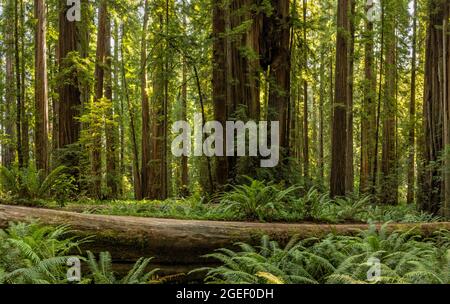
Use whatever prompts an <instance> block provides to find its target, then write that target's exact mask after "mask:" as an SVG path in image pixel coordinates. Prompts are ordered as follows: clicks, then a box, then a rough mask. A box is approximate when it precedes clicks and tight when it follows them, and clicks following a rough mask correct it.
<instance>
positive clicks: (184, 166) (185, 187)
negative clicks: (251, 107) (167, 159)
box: [180, 0, 190, 196]
mask: <svg viewBox="0 0 450 304" xmlns="http://www.w3.org/2000/svg"><path fill="white" fill-rule="evenodd" d="M183 8H186V0H183ZM186 26H187V20H186V15H184V16H183V27H184V28H186ZM182 64H183V68H182V69H183V71H182V85H181V120H182V121H187V93H188V92H187V89H188V83H187V82H188V79H187V71H188V66H187V60H186V56H183V63H182ZM180 186H181V190H180V192H181V195H182V196H188V195H189V192H190V191H189V168H188V157H187V156H185V155H182V156H181V185H180Z"/></svg>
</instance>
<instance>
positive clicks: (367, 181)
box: [360, 0, 377, 193]
mask: <svg viewBox="0 0 450 304" xmlns="http://www.w3.org/2000/svg"><path fill="white" fill-rule="evenodd" d="M367 3H368V5H366V13H367V14H369V12H370V11H371V9H373V2H372V1H371V0H369V1H368V2H367ZM364 36H365V37H364V38H365V46H364V101H363V109H362V113H361V173H360V192H361V193H370V192H371V187H372V183H373V181H372V178H371V177H372V174H373V170H374V169H373V167H374V162H375V136H376V131H375V128H376V85H377V84H376V75H375V68H374V24H373V22H372V20H371V19H370V18H367V20H366V29H365V33H364Z"/></svg>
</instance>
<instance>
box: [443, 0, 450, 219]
mask: <svg viewBox="0 0 450 304" xmlns="http://www.w3.org/2000/svg"><path fill="white" fill-rule="evenodd" d="M442 6H443V8H442V9H443V21H442V28H443V30H442V61H443V64H442V70H443V71H442V74H443V77H442V82H443V89H442V91H443V92H442V99H443V100H442V102H443V104H444V168H445V170H444V176H443V181H444V199H443V205H442V207H441V214H442V215H443V216H444V217H448V216H450V28H449V16H450V4H449V3H448V1H446V2H444V3H443V4H442Z"/></svg>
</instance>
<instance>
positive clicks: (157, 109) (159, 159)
mask: <svg viewBox="0 0 450 304" xmlns="http://www.w3.org/2000/svg"><path fill="white" fill-rule="evenodd" d="M158 19H159V35H163V34H164V17H163V14H162V13H159V16H158ZM162 45H163V44H162ZM157 58H158V61H157V62H156V63H155V65H156V67H155V71H154V73H153V79H152V85H153V94H152V98H151V108H150V113H151V115H150V117H151V153H150V163H149V171H150V172H149V179H150V181H151V182H150V183H148V196H147V197H146V198H149V199H160V200H162V199H165V198H166V192H165V189H164V187H165V181H164V180H165V176H164V168H165V166H164V165H163V163H164V162H165V155H164V151H165V149H164V143H165V139H164V137H165V125H166V123H165V119H166V115H165V104H166V89H165V88H166V76H165V56H164V48H163V47H160V48H159V50H158V53H157Z"/></svg>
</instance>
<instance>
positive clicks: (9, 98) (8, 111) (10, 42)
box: [2, 0, 16, 168]
mask: <svg viewBox="0 0 450 304" xmlns="http://www.w3.org/2000/svg"><path fill="white" fill-rule="evenodd" d="M4 9H5V11H4V12H3V16H5V18H4V21H5V27H4V28H5V30H4V37H5V44H6V46H5V57H6V58H5V68H6V70H5V120H4V121H5V135H6V139H7V141H6V143H5V144H4V146H3V149H4V151H3V159H2V160H3V165H4V166H5V167H7V168H10V167H11V166H12V165H13V163H14V161H15V158H16V148H15V144H14V142H15V140H16V134H15V128H14V121H15V120H14V112H15V110H14V108H15V107H14V104H15V81H14V18H13V16H14V3H13V0H9V1H8V2H7V3H6V6H5V8H4Z"/></svg>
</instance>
